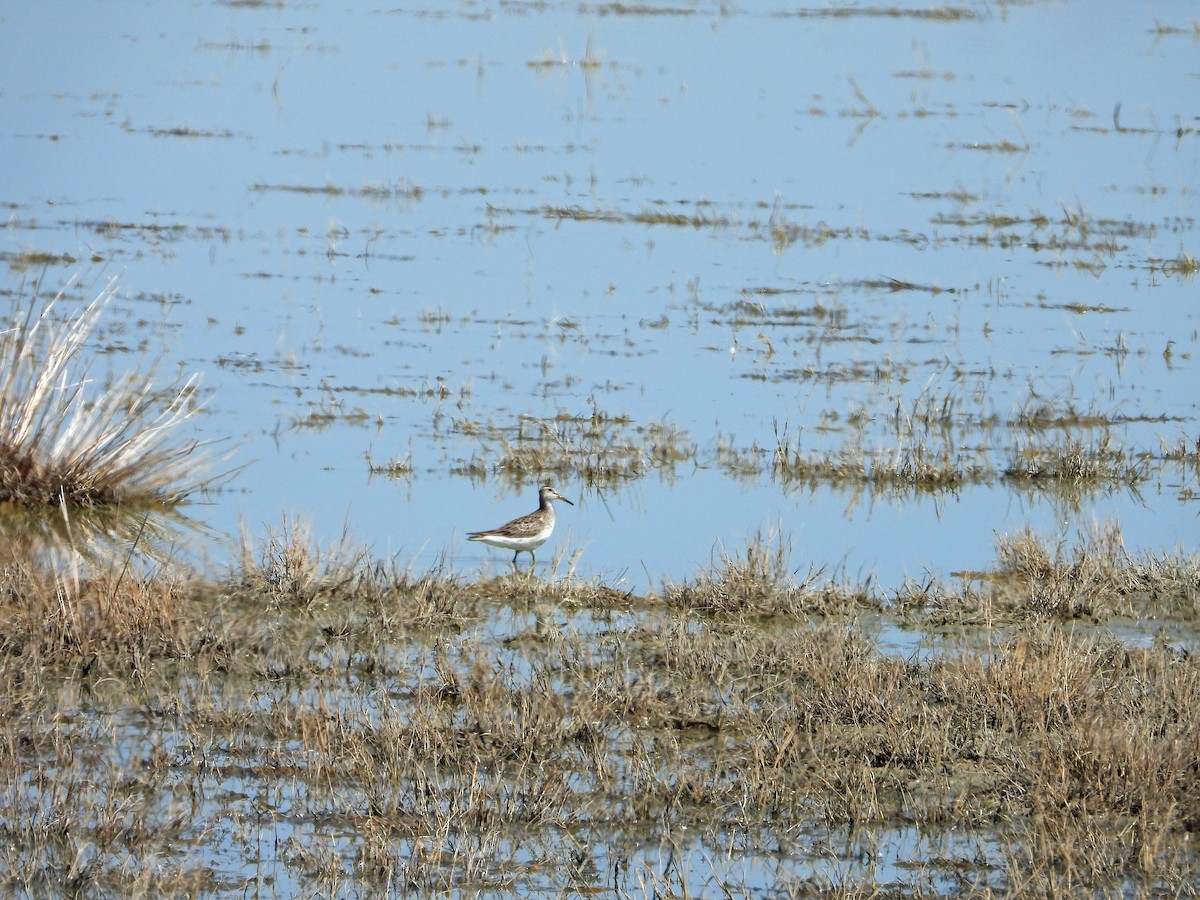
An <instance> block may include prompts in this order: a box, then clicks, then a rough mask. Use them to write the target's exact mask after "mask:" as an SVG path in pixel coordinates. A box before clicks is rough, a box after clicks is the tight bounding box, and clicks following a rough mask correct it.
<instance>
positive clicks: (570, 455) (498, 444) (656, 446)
mask: <svg viewBox="0 0 1200 900" xmlns="http://www.w3.org/2000/svg"><path fill="white" fill-rule="evenodd" d="M482 436H483V437H484V439H485V441H486V443H487V446H486V447H485V453H486V455H487V457H488V458H489V459H491V460H493V462H492V470H493V471H494V472H495V473H497V474H499V475H501V476H503V477H505V478H508V479H510V480H513V481H514V482H515V483H517V484H524V483H525V482H527V481H529V480H530V479H534V480H537V479H541V478H544V477H548V476H555V477H558V478H560V479H565V478H567V477H571V478H579V479H582V480H583V481H585V482H586V483H587V484H592V485H595V484H612V483H617V482H621V481H627V480H633V479H637V478H641V477H643V476H645V475H646V474H648V473H650V472H659V473H661V474H665V475H673V474H674V471H675V468H676V467H677V466H678V465H680V464H681V463H684V462H687V461H689V460H691V461H693V462H694V461H695V460H696V458H697V454H698V450H697V447H696V443H695V441H693V440H692V439H691V437H690V436H689V435H688V434H687V433H685V432H683V431H682V430H680V429H679V428H677V427H676V426H674V425H672V424H670V423H669V422H665V421H651V422H648V423H645V424H642V425H637V424H634V423H632V422H630V421H629V420H628V419H625V418H623V417H620V416H616V417H614V416H609V415H607V414H605V413H603V412H601V411H599V410H595V409H594V410H593V411H592V413H591V415H587V416H570V415H562V416H558V417H556V418H554V419H533V418H523V419H521V421H520V423H519V427H518V429H517V431H516V434H515V435H514V434H511V433H509V432H506V431H504V430H502V429H498V428H493V429H486V430H485V431H484V432H483V435H482Z"/></svg>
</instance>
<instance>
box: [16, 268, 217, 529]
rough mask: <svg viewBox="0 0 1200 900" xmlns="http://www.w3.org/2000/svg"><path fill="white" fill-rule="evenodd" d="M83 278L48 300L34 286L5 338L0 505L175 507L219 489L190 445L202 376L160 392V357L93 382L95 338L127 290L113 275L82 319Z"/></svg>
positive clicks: (20, 301)
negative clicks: (78, 303)
mask: <svg viewBox="0 0 1200 900" xmlns="http://www.w3.org/2000/svg"><path fill="white" fill-rule="evenodd" d="M75 281H76V279H75V278H72V279H70V280H69V281H68V282H67V284H66V285H64V286H63V287H62V288H61V289H60V290H59V291H58V293H56V294H55V295H54V296H53V297H51V298H49V299H46V298H45V295H44V293H43V291H42V286H41V283H40V282H38V283H37V284H35V285H34V286H33V288H32V291H31V292H30V293H29V294H26V293H25V290H24V287H22V290H21V291H20V292H18V294H17V295H16V297H15V298H14V299H13V301H12V304H11V306H10V309H9V311H8V316H7V320H8V327H7V328H6V329H5V330H4V331H3V332H0V502H5V503H12V504H17V505H20V506H24V507H45V506H61V507H64V508H67V509H72V508H80V507H96V506H110V505H115V504H133V505H146V504H155V505H173V504H176V503H178V502H180V501H181V500H183V499H184V498H185V497H186V496H188V495H189V494H191V493H193V492H195V491H197V490H200V489H201V488H204V487H205V486H207V485H209V484H211V483H212V482H213V481H214V480H215V479H216V477H217V473H216V470H215V468H214V458H213V457H212V456H211V455H209V454H206V453H204V452H201V447H200V442H199V441H197V440H195V439H185V438H181V437H180V434H181V426H182V425H183V424H184V423H185V422H186V421H187V420H188V419H189V418H190V417H191V416H192V415H193V414H194V413H195V411H196V409H197V408H198V405H197V396H196V395H197V386H198V380H199V379H198V377H197V376H194V375H193V376H192V377H190V378H187V379H185V380H183V381H182V382H179V381H178V380H176V381H174V382H167V383H166V384H164V385H159V384H158V383H157V380H156V375H157V370H158V360H155V359H148V358H143V359H142V360H141V361H140V364H139V365H136V366H133V367H131V368H130V370H129V371H127V372H126V373H124V374H119V375H116V376H113V377H111V378H109V379H104V378H97V377H95V376H94V375H93V363H94V361H95V360H94V356H93V355H91V354H92V351H93V337H94V334H95V332H96V328H97V325H98V323H99V322H100V319H101V317H102V315H103V313H104V310H105V308H106V307H107V306H108V304H109V303H110V302H111V301H112V299H113V297H114V296H115V295H116V292H117V279H116V278H110V279H109V280H108V281H107V282H106V283H105V284H104V286H103V287H102V288H101V289H100V290H99V291H98V293H97V294H96V296H95V298H94V299H93V300H92V301H91V302H90V303H87V304H86V305H85V306H83V307H82V308H81V309H78V310H77V311H74V312H63V313H61V314H60V310H62V309H63V307H65V306H66V305H67V303H66V299H65V298H66V295H67V292H68V290H70V289H71V287H72V285H73V284H74V283H75Z"/></svg>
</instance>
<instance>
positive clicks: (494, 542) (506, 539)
mask: <svg viewBox="0 0 1200 900" xmlns="http://www.w3.org/2000/svg"><path fill="white" fill-rule="evenodd" d="M553 530H554V529H553V527H551V528H543V529H542V530H541V531H539V532H537V533H535V534H528V535H523V536H521V537H514V536H511V535H507V534H497V533H495V532H489V533H487V534H481V535H479V536H478V537H474V538H471V540H473V541H480V542H482V543H484V544H488V545H490V546H492V547H500V548H501V549H503V550H536V549H537V548H538V547H540V546H542V544H544V543H546V539H547V538H549V537H550V532H551V531H553Z"/></svg>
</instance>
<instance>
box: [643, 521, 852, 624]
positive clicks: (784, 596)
mask: <svg viewBox="0 0 1200 900" xmlns="http://www.w3.org/2000/svg"><path fill="white" fill-rule="evenodd" d="M719 557H720V558H719V560H718V561H717V562H716V563H715V564H714V565H713V566H712V567H711V568H710V570H709V571H707V572H705V573H703V574H701V575H700V577H698V578H696V579H695V580H693V581H685V582H683V583H681V584H674V583H670V582H668V583H667V584H666V585H665V587H664V588H663V594H662V599H663V600H664V601H665V602H666V604H667V605H668V606H670V607H674V608H677V609H688V610H693V611H695V612H701V613H706V614H711V615H718V616H727V617H733V618H769V617H773V616H789V617H800V616H807V615H829V614H834V613H846V612H849V611H853V610H856V609H859V608H861V607H862V606H863V605H864V604H865V603H867V602H868V601H867V598H866V595H865V592H863V591H861V590H855V589H852V588H847V587H842V586H839V585H836V584H833V583H832V582H827V583H819V582H820V581H821V575H822V572H821V570H819V569H814V568H811V567H810V568H809V570H808V572H807V574H805V575H804V577H802V578H800V579H799V580H797V579H796V576H797V574H798V572H799V569H798V568H796V567H794V566H793V565H792V562H791V557H792V544H791V540H790V539H789V538H788V537H787V536H786V535H784V534H783V533H782V532H768V533H766V534H763V533H762V532H759V533H758V534H755V535H753V536H752V537H750V538H749V539H748V540H747V541H746V546H745V549H744V550H743V551H742V552H741V553H735V554H733V555H730V554H729V553H727V552H726V551H725V550H724V549H722V550H720V552H719Z"/></svg>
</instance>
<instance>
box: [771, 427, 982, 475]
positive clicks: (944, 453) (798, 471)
mask: <svg viewBox="0 0 1200 900" xmlns="http://www.w3.org/2000/svg"><path fill="white" fill-rule="evenodd" d="M775 441H776V444H775V454H774V459H773V465H772V474H773V475H774V477H775V478H776V480H778V481H779V482H780V484H782V485H783V486H785V487H793V486H807V487H813V486H815V485H817V484H822V483H831V484H851V485H854V484H859V485H864V486H867V487H870V488H871V489H873V490H888V491H897V490H912V491H943V490H954V489H956V488H958V487H960V486H962V485H963V484H968V483H972V484H979V483H986V482H988V481H990V480H991V479H992V478H993V477H994V471H993V470H992V469H991V467H990V466H988V465H987V464H986V463H982V462H978V461H975V460H973V459H970V458H968V456H967V454H966V453H965V451H960V450H952V449H951V448H950V447H948V446H946V445H944V444H943V445H942V446H941V447H939V448H931V447H930V446H929V445H927V444H926V441H925V439H924V438H923V437H919V436H915V435H914V434H913V433H912V432H911V431H910V432H909V434H907V435H905V436H904V438H903V443H902V444H901V445H900V446H897V447H895V448H892V449H889V450H874V451H872V450H868V449H867V448H866V447H865V446H864V445H863V440H862V435H861V434H854V435H852V436H851V437H850V438H848V439H847V440H846V441H845V442H844V443H843V445H842V447H841V448H840V449H838V450H836V451H824V452H823V451H811V452H808V453H805V452H804V451H803V450H801V449H800V446H799V436H798V435H797V436H793V435H792V434H791V433H790V432H789V431H788V429H787V426H786V425H784V426H783V429H782V430H781V429H780V427H779V425H778V423H776V425H775Z"/></svg>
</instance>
